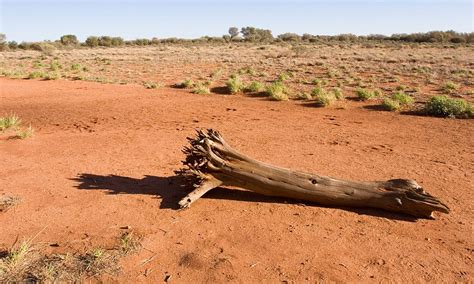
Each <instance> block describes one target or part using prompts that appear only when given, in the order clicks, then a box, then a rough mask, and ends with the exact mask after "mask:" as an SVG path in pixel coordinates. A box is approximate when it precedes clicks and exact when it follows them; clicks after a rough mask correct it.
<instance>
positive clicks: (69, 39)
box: [60, 35, 79, 45]
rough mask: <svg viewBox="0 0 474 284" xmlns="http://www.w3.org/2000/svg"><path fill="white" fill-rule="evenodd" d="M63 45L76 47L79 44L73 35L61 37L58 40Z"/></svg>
mask: <svg viewBox="0 0 474 284" xmlns="http://www.w3.org/2000/svg"><path fill="white" fill-rule="evenodd" d="M60 41H61V43H62V44H63V45H76V44H79V41H78V40H77V37H76V36H75V35H63V36H62V37H61V39H60Z"/></svg>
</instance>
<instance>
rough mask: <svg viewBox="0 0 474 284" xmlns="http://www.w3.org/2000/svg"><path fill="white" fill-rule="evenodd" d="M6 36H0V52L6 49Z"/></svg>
mask: <svg viewBox="0 0 474 284" xmlns="http://www.w3.org/2000/svg"><path fill="white" fill-rule="evenodd" d="M6 40H7V36H6V35H5V34H0V50H5V49H6V47H7V44H6Z"/></svg>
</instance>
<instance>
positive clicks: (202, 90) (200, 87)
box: [193, 83, 211, 95]
mask: <svg viewBox="0 0 474 284" xmlns="http://www.w3.org/2000/svg"><path fill="white" fill-rule="evenodd" d="M193 93H194V94H199V95H205V94H210V93H211V91H210V90H209V87H208V86H207V85H206V84H203V83H198V84H196V87H195V88H194V89H193Z"/></svg>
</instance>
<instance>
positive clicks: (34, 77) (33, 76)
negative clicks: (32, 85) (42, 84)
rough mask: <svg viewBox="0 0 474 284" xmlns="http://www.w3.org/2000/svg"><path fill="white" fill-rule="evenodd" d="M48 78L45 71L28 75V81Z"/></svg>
mask: <svg viewBox="0 0 474 284" xmlns="http://www.w3.org/2000/svg"><path fill="white" fill-rule="evenodd" d="M44 77H46V73H44V72H43V71H33V72H31V73H30V74H29V75H28V79H38V78H44Z"/></svg>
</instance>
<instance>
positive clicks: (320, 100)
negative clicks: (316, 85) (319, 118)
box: [314, 91, 336, 107]
mask: <svg viewBox="0 0 474 284" xmlns="http://www.w3.org/2000/svg"><path fill="white" fill-rule="evenodd" d="M314 100H315V102H316V105H318V106H321V107H326V106H329V105H331V104H332V103H333V102H334V101H335V100H336V97H335V96H334V94H332V93H328V92H325V91H323V92H320V93H319V94H317V95H316V96H315V97H314Z"/></svg>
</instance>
